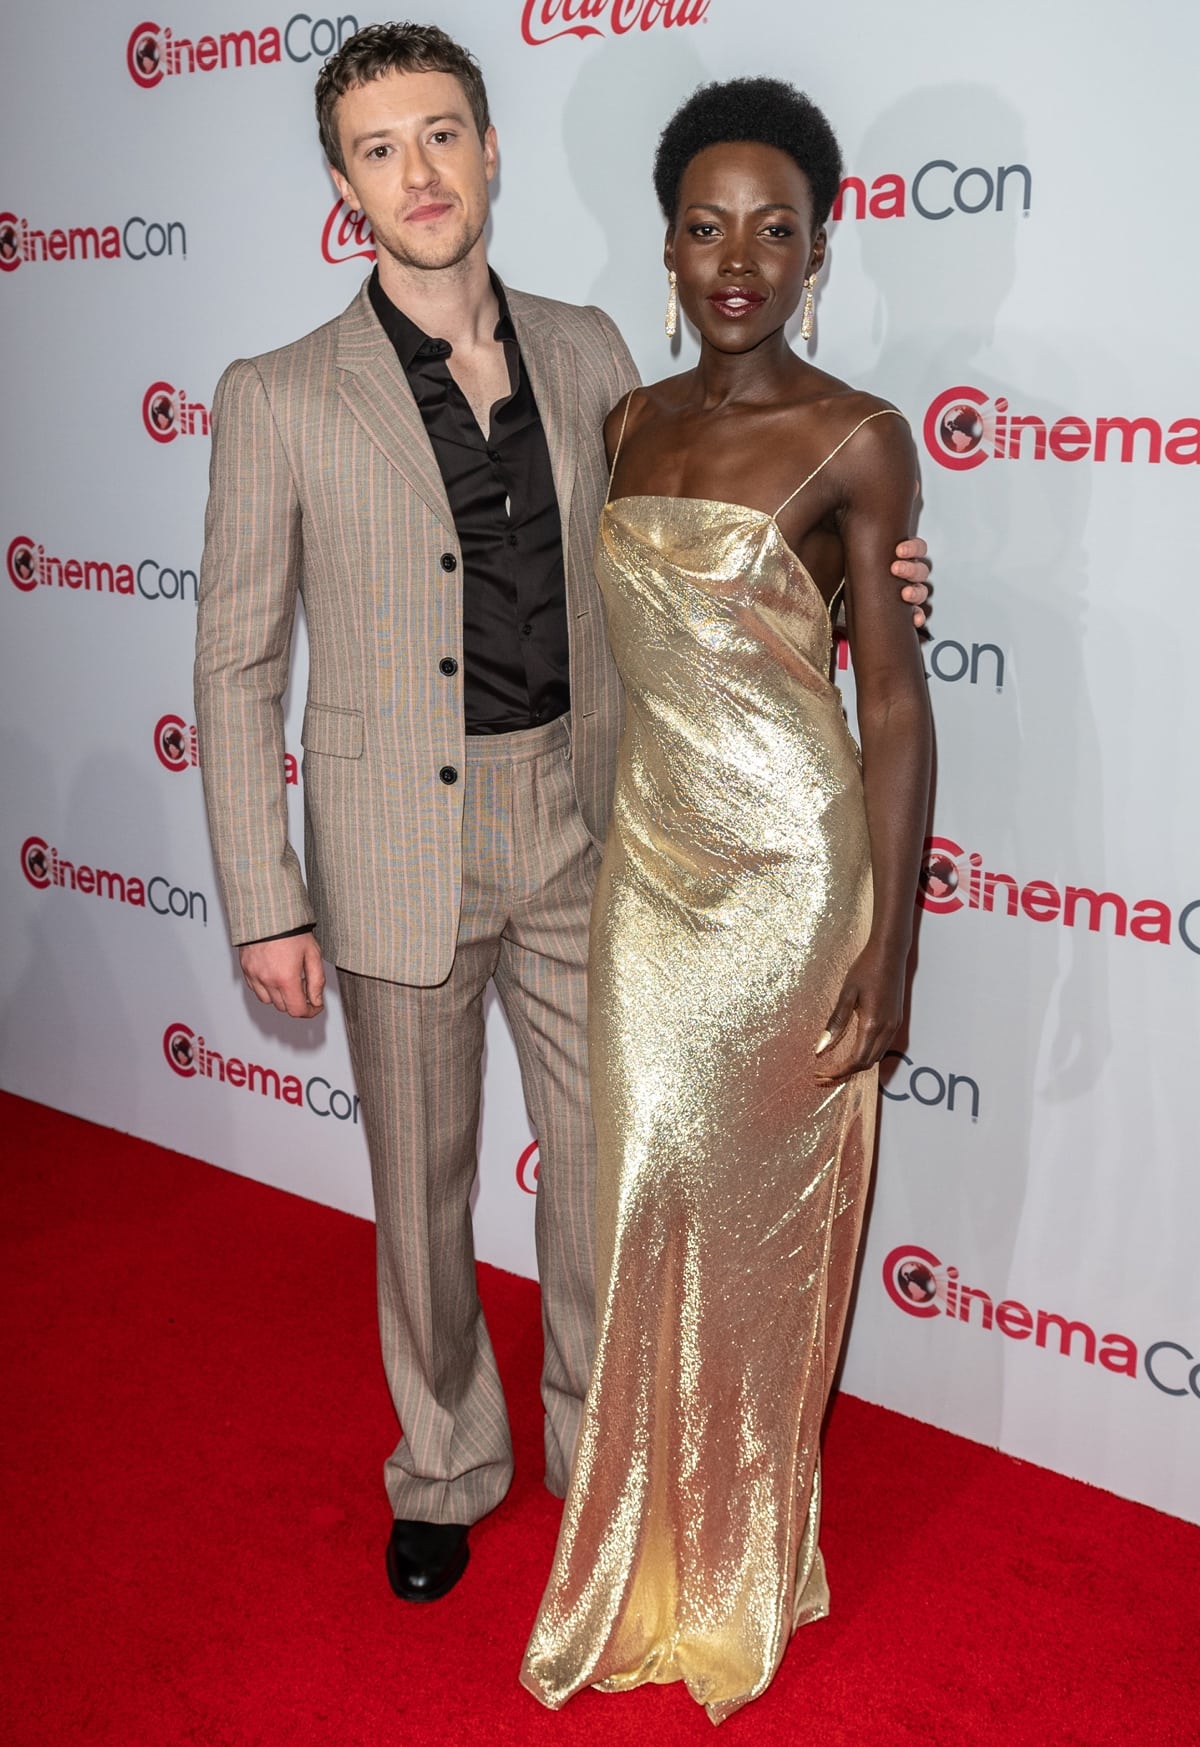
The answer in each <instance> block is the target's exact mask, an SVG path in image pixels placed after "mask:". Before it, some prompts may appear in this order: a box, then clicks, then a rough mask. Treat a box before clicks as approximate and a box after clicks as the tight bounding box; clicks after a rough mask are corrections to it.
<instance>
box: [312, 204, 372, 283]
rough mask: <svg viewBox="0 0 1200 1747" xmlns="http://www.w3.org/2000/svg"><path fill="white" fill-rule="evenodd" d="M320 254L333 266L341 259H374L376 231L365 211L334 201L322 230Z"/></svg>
mask: <svg viewBox="0 0 1200 1747" xmlns="http://www.w3.org/2000/svg"><path fill="white" fill-rule="evenodd" d="M321 254H322V256H323V257H324V259H325V260H326V261H328V262H329V264H330V265H331V266H333V267H336V266H337V265H338V264H339V263H340V262H342V261H354V260H358V259H359V258H361V259H362V260H364V261H373V260H374V259H375V232H374V231H373V230H372V229H371V225H370V222H369V220H368V218H367V215H366V213H365V212H358V211H356V209H355V208H354V207H352V206H347V205H346V202H345V201H344V200H335V201H334V203H333V206H332V208H331V210H330V213H329V217H328V218H327V219H326V220H325V229H324V230H323V231H322V232H321Z"/></svg>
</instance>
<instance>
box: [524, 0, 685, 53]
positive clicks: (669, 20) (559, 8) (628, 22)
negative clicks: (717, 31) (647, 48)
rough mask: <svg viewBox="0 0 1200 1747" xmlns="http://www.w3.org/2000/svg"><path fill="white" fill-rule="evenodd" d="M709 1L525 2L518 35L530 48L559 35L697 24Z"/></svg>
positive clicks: (619, 33)
mask: <svg viewBox="0 0 1200 1747" xmlns="http://www.w3.org/2000/svg"><path fill="white" fill-rule="evenodd" d="M708 7H709V0H525V8H524V11H523V12H522V14H521V35H522V36H523V37H524V39H525V41H526V42H527V43H530V44H532V46H533V47H534V48H537V47H539V46H540V45H541V44H542V43H545V42H556V41H557V40H558V38H559V37H562V36H578V37H585V36H606V35H607V36H627V35H628V33H629V32H630V31H632V30H639V31H640V30H653V29H654V27H655V26H656V25H662V26H663V27H664V29H666V28H669V27H670V26H671V25H673V24H676V25H683V24H700V23H702V22H703V20H704V19H705V18H706V17H707V15H708Z"/></svg>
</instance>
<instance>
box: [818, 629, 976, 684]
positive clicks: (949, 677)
mask: <svg viewBox="0 0 1200 1747" xmlns="http://www.w3.org/2000/svg"><path fill="white" fill-rule="evenodd" d="M833 646H834V659H835V661H836V663H837V668H838V672H839V673H848V672H849V671H850V670H851V669H852V667H853V665H854V664H853V661H852V659H851V656H850V639H849V638H848V637H847V636H846V633H845V632H844V631H842V630H841V629H840V628H838V627H835V628H834V633H833ZM922 654H923V657H924V661H925V678H926V679H937V680H941V681H942V683H943V684H944V685H958V684H959V683H960V682H965V683H966V684H967V685H980V684H983V683H984V682H987V683H988V684H990V686H991V688H992V689H994V690H995V691H996V692H1002V691H1003V690H1004V669H1005V660H1004V651H1003V649H1001V647H1000V645H999V644H998V643H960V642H959V641H958V639H957V637H939V638H930V640H929V641H928V642H927V643H925V644H923V645H922Z"/></svg>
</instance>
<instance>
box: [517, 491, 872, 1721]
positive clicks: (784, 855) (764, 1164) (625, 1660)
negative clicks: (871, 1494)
mask: <svg viewBox="0 0 1200 1747" xmlns="http://www.w3.org/2000/svg"><path fill="white" fill-rule="evenodd" d="M597 570H598V576H599V579H600V584H601V588H602V592H603V595H604V599H605V607H606V612H607V617H608V625H609V634H610V637H611V641H612V645H613V651H614V654H615V656H616V660H617V664H618V667H619V669H620V672H621V676H622V680H623V682H624V685H625V692H626V701H627V725H626V731H625V736H624V740H623V742H622V746H621V751H620V756H619V764H618V776H617V789H616V799H615V805H614V812H613V821H612V827H611V830H610V834H609V838H608V842H607V845H606V848H605V853H604V861H603V866H602V869H601V873H600V880H599V885H598V888H597V894H596V902H595V908H594V910H593V916H592V942H591V959H590V972H589V1046H590V1057H591V1079H592V1107H593V1115H594V1119H595V1123H596V1130H597V1139H598V1144H599V1155H598V1156H599V1181H598V1191H597V1196H598V1200H597V1224H598V1245H599V1251H598V1276H597V1283H598V1297H597V1303H598V1316H599V1326H598V1345H597V1357H596V1368H595V1372H594V1374H593V1379H592V1384H591V1388H590V1391H589V1394H588V1399H587V1406H586V1410H585V1415H584V1425H583V1430H582V1433H581V1437H580V1443H579V1448H578V1451H577V1454H576V1461H575V1468H574V1473H573V1478H572V1482H571V1487H570V1490H569V1493H568V1497H567V1502H566V1507H565V1511H564V1515H563V1523H562V1529H561V1532H560V1537H559V1543H558V1549H557V1552H556V1555H555V1560H554V1567H553V1570H552V1572H551V1576H550V1581H549V1584H548V1586H547V1589H546V1593H545V1596H544V1598H543V1601H542V1605H541V1609H540V1612H539V1614H538V1617H537V1621H536V1624H535V1626H534V1629H533V1635H532V1637H531V1640H530V1643H529V1648H528V1650H527V1652H526V1657H525V1662H524V1665H523V1668H522V1674H521V1678H522V1681H523V1682H524V1684H525V1685H526V1686H527V1687H528V1688H529V1690H530V1691H531V1692H533V1693H534V1695H535V1696H536V1697H537V1698H539V1699H540V1700H541V1702H542V1703H543V1704H546V1705H548V1706H550V1707H551V1708H557V1707H559V1706H560V1705H562V1704H563V1703H565V1702H566V1700H567V1699H568V1698H569V1697H570V1696H571V1694H572V1693H574V1692H576V1691H578V1690H579V1689H580V1688H581V1687H584V1686H598V1687H600V1688H602V1689H603V1690H605V1691H622V1690H625V1689H627V1688H629V1687H633V1686H637V1685H639V1684H641V1683H642V1682H644V1681H657V1682H666V1681H675V1680H682V1681H685V1682H686V1684H687V1687H688V1690H689V1691H690V1693H691V1694H692V1696H693V1697H694V1698H695V1699H696V1700H698V1701H699V1702H700V1703H701V1704H704V1705H705V1706H706V1707H707V1709H708V1714H709V1716H710V1717H711V1718H712V1720H713V1721H714V1722H719V1721H721V1720H722V1719H723V1718H724V1717H726V1716H728V1715H730V1714H731V1713H732V1712H733V1711H735V1710H736V1709H738V1707H739V1706H741V1705H743V1704H745V1703H746V1702H747V1701H748V1700H750V1699H752V1698H755V1697H756V1696H757V1695H758V1694H760V1693H761V1692H762V1691H763V1690H764V1688H765V1687H766V1686H767V1684H768V1683H769V1681H770V1680H771V1678H772V1676H773V1674H774V1672H775V1670H776V1668H777V1667H778V1665H779V1661H780V1659H781V1657H782V1655H783V1652H784V1650H785V1648H786V1645H787V1641H788V1638H789V1636H790V1634H791V1632H792V1630H793V1629H794V1627H795V1626H796V1625H798V1624H801V1623H803V1622H805V1621H808V1620H813V1619H819V1618H820V1617H821V1616H822V1615H824V1614H825V1613H826V1611H827V1608H828V1592H827V1589H826V1583H825V1572H824V1567H823V1563H822V1559H821V1554H820V1550H819V1547H818V1528H819V1520H820V1475H819V1436H820V1428H821V1419H822V1414H823V1410H824V1406H825V1402H826V1398H827V1394H828V1389H829V1384H830V1380H831V1378H832V1375H833V1370H834V1366H835V1363H836V1359H837V1354H838V1349H839V1345H840V1342H841V1337H842V1329H843V1324H844V1320H845V1315H846V1308H847V1303H848V1299H849V1294H850V1288H851V1283H852V1278H853V1271H854V1262H855V1254H856V1250H857V1245H858V1239H859V1233H860V1228H861V1221H862V1212H863V1204H864V1199H865V1195H866V1188H867V1179H868V1173H869V1167H870V1159H871V1154H872V1146H873V1136H874V1122H875V1108H876V1075H875V1073H874V1072H872V1073H870V1074H864V1075H859V1076H856V1077H855V1078H853V1079H852V1080H849V1081H845V1082H841V1083H838V1084H837V1085H833V1086H830V1085H823V1084H820V1083H819V1082H818V1081H817V1079H816V1077H815V1071H814V1070H815V1067H816V1061H815V1058H814V1054H813V1051H814V1046H815V1044H816V1042H817V1039H818V1037H819V1035H820V1033H821V1031H822V1030H823V1029H824V1026H825V1024H826V1021H827V1019H828V1016H829V1013H830V1011H831V1009H832V1007H833V1005H834V1002H835V1000H836V998H837V995H838V993H839V991H840V988H841V985H842V982H843V980H844V977H845V974H846V971H847V969H848V967H849V965H850V963H851V962H852V960H853V959H854V957H855V956H856V955H857V953H858V952H859V951H860V950H861V948H862V946H863V945H864V944H865V942H866V938H867V934H868V931H869V927H870V915H871V877H870V854H869V842H868V837H867V826H866V815H865V809H864V803H863V793H862V781H861V772H860V765H859V759H858V752H857V748H856V747H855V744H854V742H853V740H852V739H851V736H850V733H849V730H848V729H847V727H846V723H845V719H844V716H843V713H842V707H841V699H840V696H839V694H838V692H837V690H836V688H835V687H834V686H833V685H832V684H831V682H830V679H829V668H830V625H829V615H828V611H827V609H826V606H825V603H824V601H823V599H822V598H821V595H820V593H819V591H818V590H817V588H816V585H815V584H814V583H813V581H812V579H811V578H810V577H809V575H808V573H807V572H806V571H805V569H804V567H803V566H802V565H801V564H800V562H799V560H798V559H796V557H795V556H794V555H793V553H792V552H791V551H790V550H789V548H788V547H787V545H786V544H785V542H784V540H783V537H782V535H781V533H780V531H779V528H778V526H777V524H776V522H775V520H774V518H773V517H771V516H769V515H766V514H764V513H762V512H759V511H754V510H749V509H746V508H743V507H741V506H739V505H733V504H724V503H716V502H712V501H709V500H696V499H678V498H657V497H629V498H621V499H617V500H615V501H613V502H611V503H610V504H609V505H608V506H607V507H606V509H605V512H604V517H603V522H602V526H601V538H600V546H599V551H598V555H597Z"/></svg>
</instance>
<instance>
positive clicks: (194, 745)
mask: <svg viewBox="0 0 1200 1747" xmlns="http://www.w3.org/2000/svg"><path fill="white" fill-rule="evenodd" d="M154 755H155V757H156V758H157V759H158V762H159V763H160V764H161V765H162V767H163V769H164V770H169V771H171V772H172V774H173V775H175V776H178V775H179V774H180V772H182V771H185V770H198V769H199V768H200V742H199V738H198V736H197V734H196V724H195V723H194V722H185V721H184V719H183V717H182V716H160V717H159V718H158V721H157V722H156V723H155V724H154ZM283 780H284V782H285V783H288V784H289V785H290V786H291V787H293V788H295V787H298V786H299V782H300V766H299V764H298V763H297V760H296V756H295V754H294V753H291V752H285V753H284V755H283Z"/></svg>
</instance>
